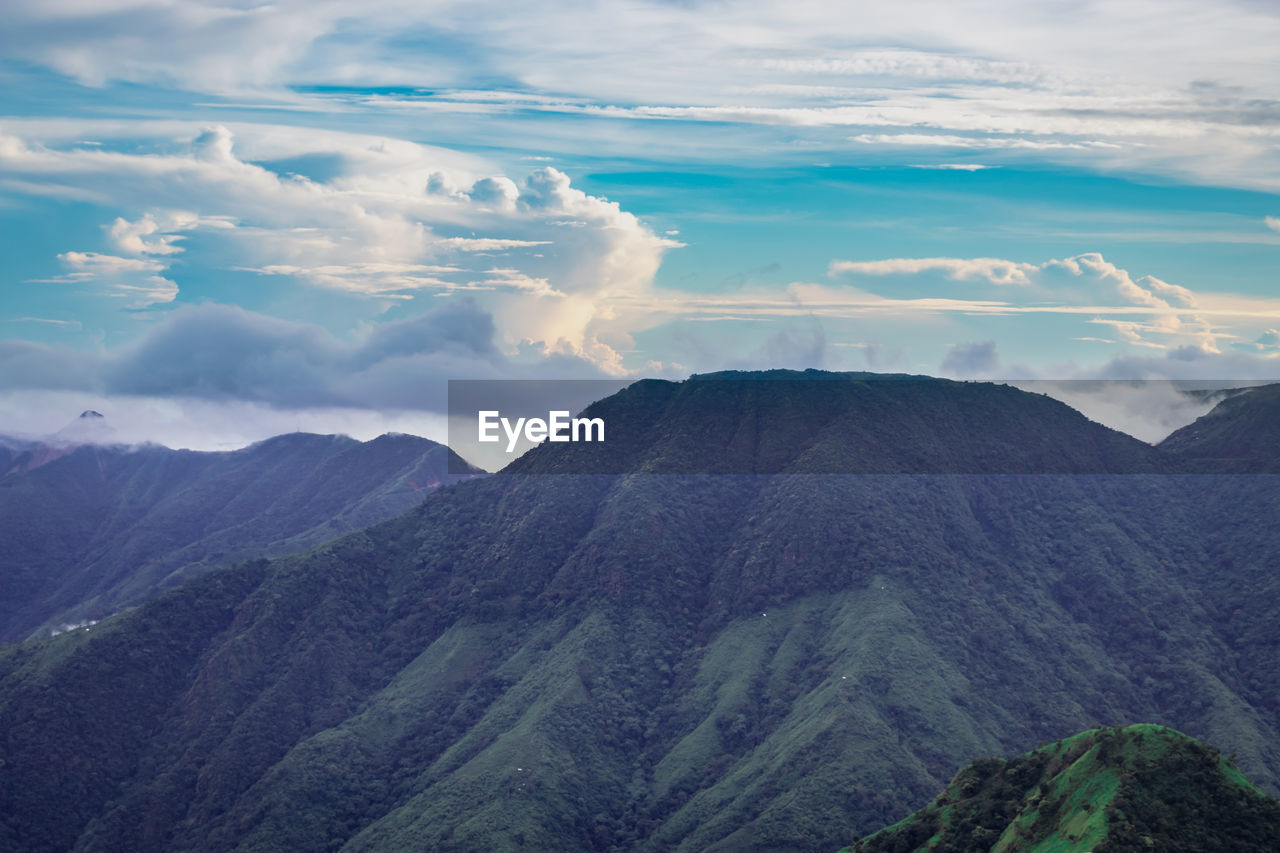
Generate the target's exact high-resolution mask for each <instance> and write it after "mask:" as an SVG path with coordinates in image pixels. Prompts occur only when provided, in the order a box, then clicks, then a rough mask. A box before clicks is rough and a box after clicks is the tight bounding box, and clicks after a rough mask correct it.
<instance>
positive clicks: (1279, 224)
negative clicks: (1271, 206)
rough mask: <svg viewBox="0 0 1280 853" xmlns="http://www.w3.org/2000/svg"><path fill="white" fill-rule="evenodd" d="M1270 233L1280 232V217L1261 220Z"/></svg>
mask: <svg viewBox="0 0 1280 853" xmlns="http://www.w3.org/2000/svg"><path fill="white" fill-rule="evenodd" d="M1262 221H1263V222H1265V223H1266V225H1267V227H1268V228H1270V229H1271V230H1272V231H1280V216H1268V217H1266V218H1265V219H1263V220H1262Z"/></svg>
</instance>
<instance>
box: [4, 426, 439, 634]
mask: <svg viewBox="0 0 1280 853" xmlns="http://www.w3.org/2000/svg"><path fill="white" fill-rule="evenodd" d="M86 414H89V413H86ZM99 418H100V416H99ZM99 418H95V419H91V420H85V418H83V417H82V418H81V419H80V421H82V422H84V423H87V424H89V425H91V426H93V425H96V424H97V423H98V420H99ZM73 426H74V427H81V429H80V432H84V431H85V430H84V428H83V427H82V426H81V423H80V422H77V423H75V424H73ZM66 432H67V431H66V430H64V431H63V433H66ZM65 439H66V436H65V435H62V434H60V438H59V440H56V441H53V442H48V443H40V442H15V441H10V442H8V443H7V444H8V447H7V448H6V449H5V450H0V462H3V463H5V464H4V469H3V472H0V518H3V519H4V525H3V526H2V527H0V640H9V641H12V640H18V639H21V638H23V637H25V636H27V635H28V634H30V633H32V632H33V631H36V630H38V629H41V628H44V629H45V630H48V629H49V628H51V627H53V628H56V626H58V625H59V624H60V623H77V622H82V621H85V620H89V619H99V618H101V617H103V616H105V615H108V614H110V613H113V612H114V611H116V610H118V609H120V608H121V607H124V606H128V605H132V604H137V603H139V602H140V601H143V600H145V599H147V598H149V597H151V596H153V595H155V594H156V593H157V592H159V591H161V590H163V589H165V588H169V587H172V586H174V585H176V584H178V583H181V582H182V581H183V580H186V579H188V578H190V577H192V576H193V575H194V574H197V573H199V572H202V571H205V570H207V569H208V568H210V567H213V566H226V565H230V564H232V563H234V562H236V561H238V560H244V559H248V558H249V557H254V556H260V555H264V554H265V555H272V554H286V553H289V552H291V551H297V550H300V549H302V548H306V547H310V546H312V545H315V544H317V543H319V542H323V541H325V540H327V539H331V538H333V537H334V536H337V535H339V534H342V533H346V532H349V531H352V530H357V529H359V528H362V527H367V526H368V525H370V524H373V523H375V522H378V521H382V520H385V519H387V518H393V517H395V516H397V515H400V514H401V513H403V512H405V511H406V510H408V509H409V508H410V507H412V506H413V505H414V504H416V503H417V502H419V501H420V500H422V498H423V497H424V496H425V495H426V494H427V493H428V492H430V491H431V490H432V489H434V488H436V487H437V486H439V485H440V484H441V483H445V482H452V481H454V480H457V479H459V476H457V475H450V474H449V473H448V456H449V453H450V451H449V450H448V449H447V448H445V447H443V446H441V445H439V444H436V443H435V442H432V441H428V440H427V439H424V438H418V437H416V436H408V435H384V436H382V437H380V438H377V439H374V440H372V441H368V442H359V441H356V440H355V439H351V438H347V437H346V436H337V435H310V434H305V433H294V434H289V435H281V436H277V437H276V438H273V439H269V440H267V441H263V442H259V443H258V444H255V445H252V446H251V447H247V448H244V449H243V450H236V451H229V452H221V453H202V452H196V451H190V450H170V449H169V448H166V447H160V446H158V445H144V446H139V447H126V446H121V445H100V444H80V443H68V441H66V440H65Z"/></svg>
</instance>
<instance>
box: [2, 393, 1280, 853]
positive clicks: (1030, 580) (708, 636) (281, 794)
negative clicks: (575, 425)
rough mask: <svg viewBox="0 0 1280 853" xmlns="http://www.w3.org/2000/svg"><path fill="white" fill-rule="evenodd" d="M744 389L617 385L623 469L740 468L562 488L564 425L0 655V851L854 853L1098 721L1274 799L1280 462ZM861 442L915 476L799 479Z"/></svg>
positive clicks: (869, 455)
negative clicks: (553, 435)
mask: <svg viewBox="0 0 1280 853" xmlns="http://www.w3.org/2000/svg"><path fill="white" fill-rule="evenodd" d="M754 382H755V380H753V379H752V378H750V377H743V376H737V377H730V378H721V379H715V380H712V379H704V380H694V381H690V382H686V383H642V384H640V385H637V386H633V387H632V389H628V391H626V392H623V393H622V394H620V395H618V396H617V397H615V398H611V399H610V400H608V401H603V402H602V404H601V406H603V407H606V408H608V407H613V408H612V409H611V410H612V411H614V412H622V411H625V412H628V413H629V414H628V422H629V423H630V424H631V429H630V432H627V431H623V432H621V433H617V434H615V435H617V436H618V441H616V442H613V443H612V444H610V445H607V446H609V447H611V448H612V452H616V453H619V454H625V455H626V456H627V458H628V459H629V460H631V462H634V463H636V464H637V465H638V466H639V467H637V468H635V469H633V470H646V466H647V469H648V470H670V469H672V468H678V467H679V465H685V464H692V462H690V461H688V459H686V458H685V457H681V456H679V454H684V453H689V452H698V453H700V454H701V458H699V459H697V460H696V462H697V465H698V466H704V467H705V466H712V467H714V466H723V467H722V469H721V470H725V469H727V470H742V469H744V468H749V470H751V471H752V473H749V474H742V473H737V474H733V473H725V474H716V475H708V474H653V473H650V474H645V473H636V474H566V473H554V472H557V471H565V470H575V467H574V466H576V465H578V464H579V463H581V462H582V461H583V460H581V459H570V458H567V454H569V453H576V452H580V451H581V448H577V447H573V446H570V445H554V446H552V445H548V446H545V447H542V448H539V449H537V450H535V451H534V452H533V453H531V454H529V455H528V457H527V458H526V460H525V461H522V462H521V463H520V465H519V466H513V468H512V470H509V471H508V472H507V473H502V474H499V475H496V476H493V477H489V478H484V479H478V480H474V481H470V482H465V483H459V484H455V485H450V486H446V487H444V488H441V489H439V490H438V491H436V492H435V493H433V494H432V495H431V496H430V497H428V499H427V500H425V501H424V502H423V503H422V504H421V506H419V507H417V508H415V509H414V510H413V511H411V512H410V513H409V514H407V515H405V516H403V517H401V518H398V519H396V520H393V521H389V522H386V523H384V524H381V525H378V526H376V527H374V528H371V529H369V530H367V531H364V532H361V533H357V534H353V535H351V536H348V537H345V538H343V539H340V540H338V541H336V542H333V543H330V544H328V545H325V546H323V547H321V548H319V549H317V550H315V551H313V552H311V553H308V554H304V555H299V556H294V557H287V558H283V559H279V560H275V561H271V562H267V561H255V562H252V563H248V564H245V565H242V566H239V567H236V568H234V569H229V570H224V571H218V572H213V573H210V574H207V575H205V576H203V577H201V578H199V579H197V580H195V581H193V582H192V583H189V584H186V585H184V586H182V587H180V588H178V589H176V590H174V591H172V592H170V593H168V594H167V595H166V596H164V597H162V598H160V599H159V600H156V601H153V602H151V603H149V604H147V605H145V606H142V607H139V608H137V609H135V610H132V611H129V612H127V613H123V614H120V615H119V616H117V617H115V618H112V619H110V620H107V621H105V622H103V623H101V624H99V625H95V626H93V627H92V628H90V629H87V630H79V631H75V632H72V633H69V634H66V635H63V636H59V637H55V638H52V639H45V640H40V641H38V642H32V643H27V644H24V645H21V646H15V647H10V648H8V649H6V650H5V651H4V652H3V653H0V732H3V733H4V734H3V737H0V750H2V752H0V761H3V764H2V765H0V821H2V825H0V846H4V845H8V846H9V847H10V848H18V849H27V850H66V849H75V850H83V851H90V850H129V851H148V850H157V851H159V850H166V851H167V850H243V851H248V850H264V851H265V850H291V851H292V850H337V849H343V850H351V851H355V850H404V849H432V850H454V849H456V850H481V849H484V850H518V849H530V850H566V851H567V850H602V851H603V850H655V851H656V850H688V851H695V850H697V851H701V850H751V849H769V850H806V851H808V850H834V849H837V848H839V847H840V846H841V845H843V844H847V843H848V841H849V839H851V838H856V837H858V836H859V835H861V834H865V833H867V832H871V831H874V830H876V829H878V828H880V827H883V826H885V825H886V824H888V823H890V822H891V821H893V820H895V819H897V818H899V817H901V815H903V814H906V813H908V812H910V811H911V810H912V809H915V808H919V807H921V806H923V805H924V804H925V803H926V802H927V801H928V800H929V799H930V798H931V797H932V796H933V795H934V794H936V792H937V791H938V790H941V789H942V788H944V787H945V785H946V783H947V781H948V780H950V779H951V778H952V777H953V776H954V774H955V773H956V771H957V770H958V769H959V768H960V767H962V766H963V765H964V764H965V763H966V762H968V761H970V760H971V758H972V756H974V755H992V754H1003V755H1010V754H1017V753H1019V752H1022V751H1025V750H1028V749H1031V748H1033V747H1034V746H1036V744H1038V743H1043V742H1047V741H1052V740H1054V739H1056V738H1059V737H1061V736H1062V735H1063V734H1064V733H1065V732H1072V731H1080V730H1081V729H1084V728H1087V727H1089V726H1093V725H1095V724H1098V723H1103V724H1107V725H1127V724H1130V723H1135V722H1152V723H1159V724H1164V725H1169V726H1174V727H1176V728H1178V729H1180V730H1182V731H1186V732H1189V733H1190V734H1192V735H1194V736H1196V737H1204V738H1207V739H1208V740H1210V741H1211V742H1213V743H1215V744H1217V745H1219V746H1220V747H1222V748H1223V749H1224V750H1227V751H1229V752H1234V753H1236V754H1237V756H1238V759H1237V760H1238V764H1239V766H1240V768H1241V769H1242V770H1243V771H1244V772H1245V773H1247V774H1248V775H1249V776H1250V777H1251V778H1254V779H1256V780H1258V781H1259V782H1260V783H1261V784H1262V785H1264V787H1266V788H1268V789H1269V790H1275V787H1276V782H1277V779H1278V778H1280V737H1278V736H1277V735H1278V734H1280V699H1278V698H1277V697H1280V690H1277V687H1278V686H1280V633H1278V632H1277V631H1276V629H1275V626H1276V625H1278V624H1280V612H1277V611H1280V595H1277V594H1276V592H1277V590H1276V581H1275V580H1274V579H1273V578H1272V575H1273V572H1272V570H1271V569H1272V567H1273V566H1274V564H1275V561H1276V558H1277V555H1280V539H1277V537H1276V536H1275V535H1274V534H1273V533H1271V531H1272V530H1280V524H1277V523H1276V522H1277V519H1276V518H1275V516H1276V514H1277V512H1278V510H1280V500H1277V499H1278V498H1280V483H1278V482H1277V481H1276V479H1275V478H1273V477H1271V476H1256V477H1249V476H1235V475H1222V476H1218V475H1209V474H1199V475H1182V474H1167V473H1122V474H1109V473H1099V471H1098V468H1099V465H1100V464H1101V463H1105V462H1107V460H1118V461H1116V464H1117V465H1119V466H1121V468H1122V470H1126V471H1133V470H1138V471H1143V470H1146V471H1158V470H1161V466H1162V465H1163V464H1164V463H1163V462H1162V461H1161V460H1162V459H1163V456H1162V453H1161V451H1159V450H1158V449H1155V448H1150V447H1148V446H1146V445H1142V444H1141V443H1139V442H1136V441H1133V440H1130V439H1127V438H1126V437H1124V436H1120V435H1118V434H1116V433H1113V432H1111V431H1110V430H1106V429H1104V428H1103V427H1100V426H1098V425H1097V424H1093V423H1090V422H1089V421H1087V420H1085V419H1084V418H1083V417H1080V416H1079V415H1077V414H1075V413H1074V412H1071V411H1070V410H1069V409H1067V408H1066V407H1065V406H1061V405H1060V404H1057V403H1053V401H1050V400H1047V399H1046V398H1042V397H1038V396H1035V395H1028V394H1025V393H1023V392H1019V391H1016V390H1013V389H1009V388H1003V387H997V386H987V385H980V384H969V385H959V384H957V383H943V382H938V383H936V384H934V383H930V382H926V381H921V382H920V386H919V388H918V389H917V390H916V392H915V393H913V394H911V395H907V396H904V397H902V398H901V399H900V400H899V402H897V403H895V402H894V400H893V399H892V398H891V397H885V398H876V405H875V406H874V407H870V406H868V407H865V408H864V407H863V406H862V405H861V402H862V401H865V400H867V399H868V398H867V397H866V396H864V395H865V394H867V393H868V392H867V391H866V386H867V385H868V384H869V382H867V381H864V380H863V379H861V378H858V377H852V378H851V377H845V378H843V379H842V378H839V377H837V378H835V379H832V380H831V381H825V382H821V383H819V382H806V383H803V384H797V385H794V386H786V385H785V384H782V383H780V382H778V381H774V380H769V385H771V386H774V388H773V391H772V392H771V393H785V394H788V395H790V396H789V405H787V406H785V407H771V406H770V405H769V403H768V401H769V399H771V398H770V395H769V394H763V393H761V392H760V390H759V388H758V387H752V383H754ZM735 385H736V386H738V388H737V389H736V390H735V388H734V386H735ZM926 386H931V387H926ZM803 389H813V390H808V391H806V390H803ZM955 389H959V390H955ZM951 391H955V394H954V395H951ZM870 393H872V394H876V393H878V389H873V390H872V391H871V392H870ZM751 395H754V397H752V396H751ZM806 395H808V396H806ZM949 395H950V396H949ZM833 398H834V400H833ZM744 399H755V400H756V401H757V402H756V403H755V404H754V405H752V406H747V405H745V404H739V403H735V402H734V401H735V400H744ZM726 406H736V408H735V409H734V412H735V414H734V417H733V419H732V420H731V423H732V424H734V425H737V426H738V427H739V429H737V430H736V431H734V432H732V433H726V432H725V429H724V421H723V420H722V414H723V411H724V409H725V407H726ZM832 407H836V409H835V410H838V411H843V412H845V414H844V415H843V416H842V417H840V418H835V419H824V418H822V417H805V416H804V414H805V411H806V409H812V410H813V411H814V412H817V413H821V412H822V411H824V410H832ZM993 409H994V410H995V411H997V412H998V413H999V417H987V416H986V415H984V414H983V413H984V412H989V411H992V410H993ZM860 411H865V412H866V413H867V415H866V422H865V423H858V422H857V421H856V415H857V413H858V412H860ZM753 413H754V417H753ZM797 413H799V415H800V416H799V417H797ZM895 418H896V419H898V420H899V421H900V422H901V428H900V429H894V428H893V423H892V421H893V419H895ZM873 421H874V423H873ZM824 424H825V426H824ZM978 424H981V425H982V428H981V429H977V427H976V425H978ZM853 435H862V436H864V440H863V442H862V443H860V444H853V443H851V441H850V436H853ZM680 436H687V437H688V440H690V441H692V440H695V439H696V437H698V436H705V437H706V439H705V440H704V442H703V444H701V445H695V446H694V449H693V451H690V450H689V449H688V448H687V446H686V445H685V444H684V441H685V439H680V440H677V437H680ZM712 439H714V441H713V440H712ZM611 441H613V438H612V437H611ZM874 442H879V443H878V444H875V443H874ZM916 445H919V446H916ZM699 447H700V448H701V449H700V450H699ZM841 454H845V455H849V454H857V455H858V457H859V458H865V459H873V458H874V459H881V460H883V459H888V460H891V461H893V462H894V464H897V465H898V466H900V469H905V470H906V471H909V472H910V473H892V471H893V470H894V469H893V467H892V465H890V466H888V469H889V470H888V471H887V472H885V473H874V474H830V473H812V472H813V471H815V470H816V471H822V470H830V468H826V467H823V466H825V465H827V464H828V463H829V462H830V461H831V460H835V461H836V462H840V461H841V460H840V458H839V457H840V455H841ZM744 455H748V456H749V457H750V460H751V461H750V462H749V463H747V462H743V461H741V457H743V456H744ZM922 459H926V460H928V461H929V462H930V464H934V463H937V464H939V465H941V464H946V465H950V466H952V467H950V468H943V469H942V470H951V471H954V470H960V471H965V470H973V469H979V470H985V469H986V466H988V465H989V464H991V460H996V461H999V460H1000V459H1006V460H1012V463H1011V464H1012V465H1013V469H1014V471H1015V473H922V472H921V465H920V461H921V460H922ZM1045 460H1050V461H1052V462H1053V464H1054V465H1055V466H1057V467H1054V468H1053V469H1052V470H1054V471H1056V472H1058V473H1040V474H1029V473H1025V471H1026V469H1027V466H1028V464H1029V462H1036V464H1037V465H1040V464H1042V463H1044V461H1045ZM607 461H608V460H605V462H607ZM631 462H629V463H628V464H631ZM819 462H821V463H822V464H821V465H819V464H818V463H819ZM979 462H981V463H982V464H981V466H980V465H979V464H978V463H979ZM610 464H612V463H610ZM877 464H878V465H881V463H877ZM602 467H607V466H604V465H603V464H602ZM881 467H882V468H883V467H885V466H883V465H882V466H881ZM1073 471H1075V472H1077V473H1071V472H1073ZM1019 472H1020V473H1019ZM1080 472H1083V473H1080Z"/></svg>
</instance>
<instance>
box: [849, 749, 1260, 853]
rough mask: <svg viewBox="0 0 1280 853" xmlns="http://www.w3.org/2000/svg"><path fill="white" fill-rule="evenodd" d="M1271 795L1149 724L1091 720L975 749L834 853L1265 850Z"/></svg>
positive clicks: (1223, 762) (1213, 753)
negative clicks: (1097, 724) (929, 792)
mask: <svg viewBox="0 0 1280 853" xmlns="http://www.w3.org/2000/svg"><path fill="white" fill-rule="evenodd" d="M1277 848H1280V802H1277V801H1276V799H1275V798H1274V797H1268V796H1266V795H1264V794H1263V793H1262V792H1260V791H1259V790H1258V789H1257V788H1255V787H1254V786H1253V785H1252V784H1251V783H1250V782H1249V781H1248V780H1247V779H1246V778H1245V777H1244V776H1243V775H1241V773H1240V771H1239V770H1238V769H1236V767H1235V766H1234V765H1233V764H1232V763H1231V762H1230V761H1229V760H1228V759H1225V758H1223V757H1222V756H1221V755H1220V754H1219V753H1218V752H1217V750H1215V749H1213V748H1212V747H1210V746H1208V745H1206V744H1203V743H1200V742H1198V741H1196V740H1194V739H1192V738H1189V737H1187V736H1186V735H1183V734H1181V733H1179V732H1176V731H1174V730H1172V729H1167V728H1164V727H1161V726H1150V725H1135V726H1129V727H1127V728H1124V729H1095V730H1091V731H1087V732H1084V733H1082V734H1079V735H1075V736H1074V737H1070V738H1066V739H1065V740H1061V741H1059V742H1057V743H1055V744H1051V745H1050V746H1046V747H1042V748H1040V749H1037V750H1035V751H1034V752H1030V753H1027V754H1026V755H1021V756H1018V757H1017V758H1015V759H1013V760H1011V761H1001V760H1000V759H998V758H983V759H980V760H978V761H975V762H974V763H972V764H970V765H969V766H968V767H966V768H965V769H964V770H962V771H960V773H958V774H957V775H956V778H955V779H954V780H952V782H951V784H950V785H948V786H947V789H946V790H945V791H943V792H942V794H940V795H939V796H938V797H937V798H936V799H934V801H933V802H931V803H930V804H929V805H928V806H927V807H926V808H924V809H921V810H920V811H918V812H916V813H915V814H913V815H911V816H910V817H908V818H906V819H905V820H902V821H899V822H898V823H896V824H894V825H893V826H891V827H889V828H887V829H885V830H883V831H881V832H878V833H876V834H875V835H872V836H871V837H869V838H865V839H863V840H862V841H859V842H858V843H856V844H854V845H853V846H852V847H849V848H847V849H846V850H845V851H843V853H915V851H921V853H923V851H926V850H928V851H931V853H976V851H984V853H985V851H990V853H1030V851H1036V850H1041V851H1047V850H1053V851H1058V853H1129V851H1134V850H1159V851H1161V853H1272V851H1274V850H1276V849H1277Z"/></svg>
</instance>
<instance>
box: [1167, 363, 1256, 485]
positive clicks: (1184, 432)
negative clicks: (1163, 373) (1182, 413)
mask: <svg viewBox="0 0 1280 853" xmlns="http://www.w3.org/2000/svg"><path fill="white" fill-rule="evenodd" d="M1160 448H1161V449H1162V450H1164V451H1166V452H1168V453H1169V454H1172V455H1174V456H1176V457H1177V458H1178V459H1180V460H1182V461H1183V462H1184V463H1185V464H1186V466H1187V467H1193V468H1196V469H1198V470H1213V471H1240V472H1252V473H1257V472H1263V471H1265V472H1267V473H1272V474H1274V473H1280V385H1264V386H1261V387H1258V388H1249V389H1246V390H1243V391H1241V392H1239V393H1236V394H1234V395H1233V396H1230V397H1228V398H1227V399H1225V400H1223V401H1222V402H1220V403H1218V405H1216V406H1214V407H1213V409H1212V410H1211V411H1210V412H1209V413H1208V414H1207V415H1204V416H1202V417H1200V418H1197V419H1196V420H1195V421H1194V422H1193V423H1190V424H1188V425H1187V426H1185V427H1183V428H1182V429H1179V430H1177V431H1175V432H1174V433H1173V434H1172V435H1170V436H1169V437H1168V438H1166V439H1165V440H1164V441H1162V442H1161V443H1160Z"/></svg>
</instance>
